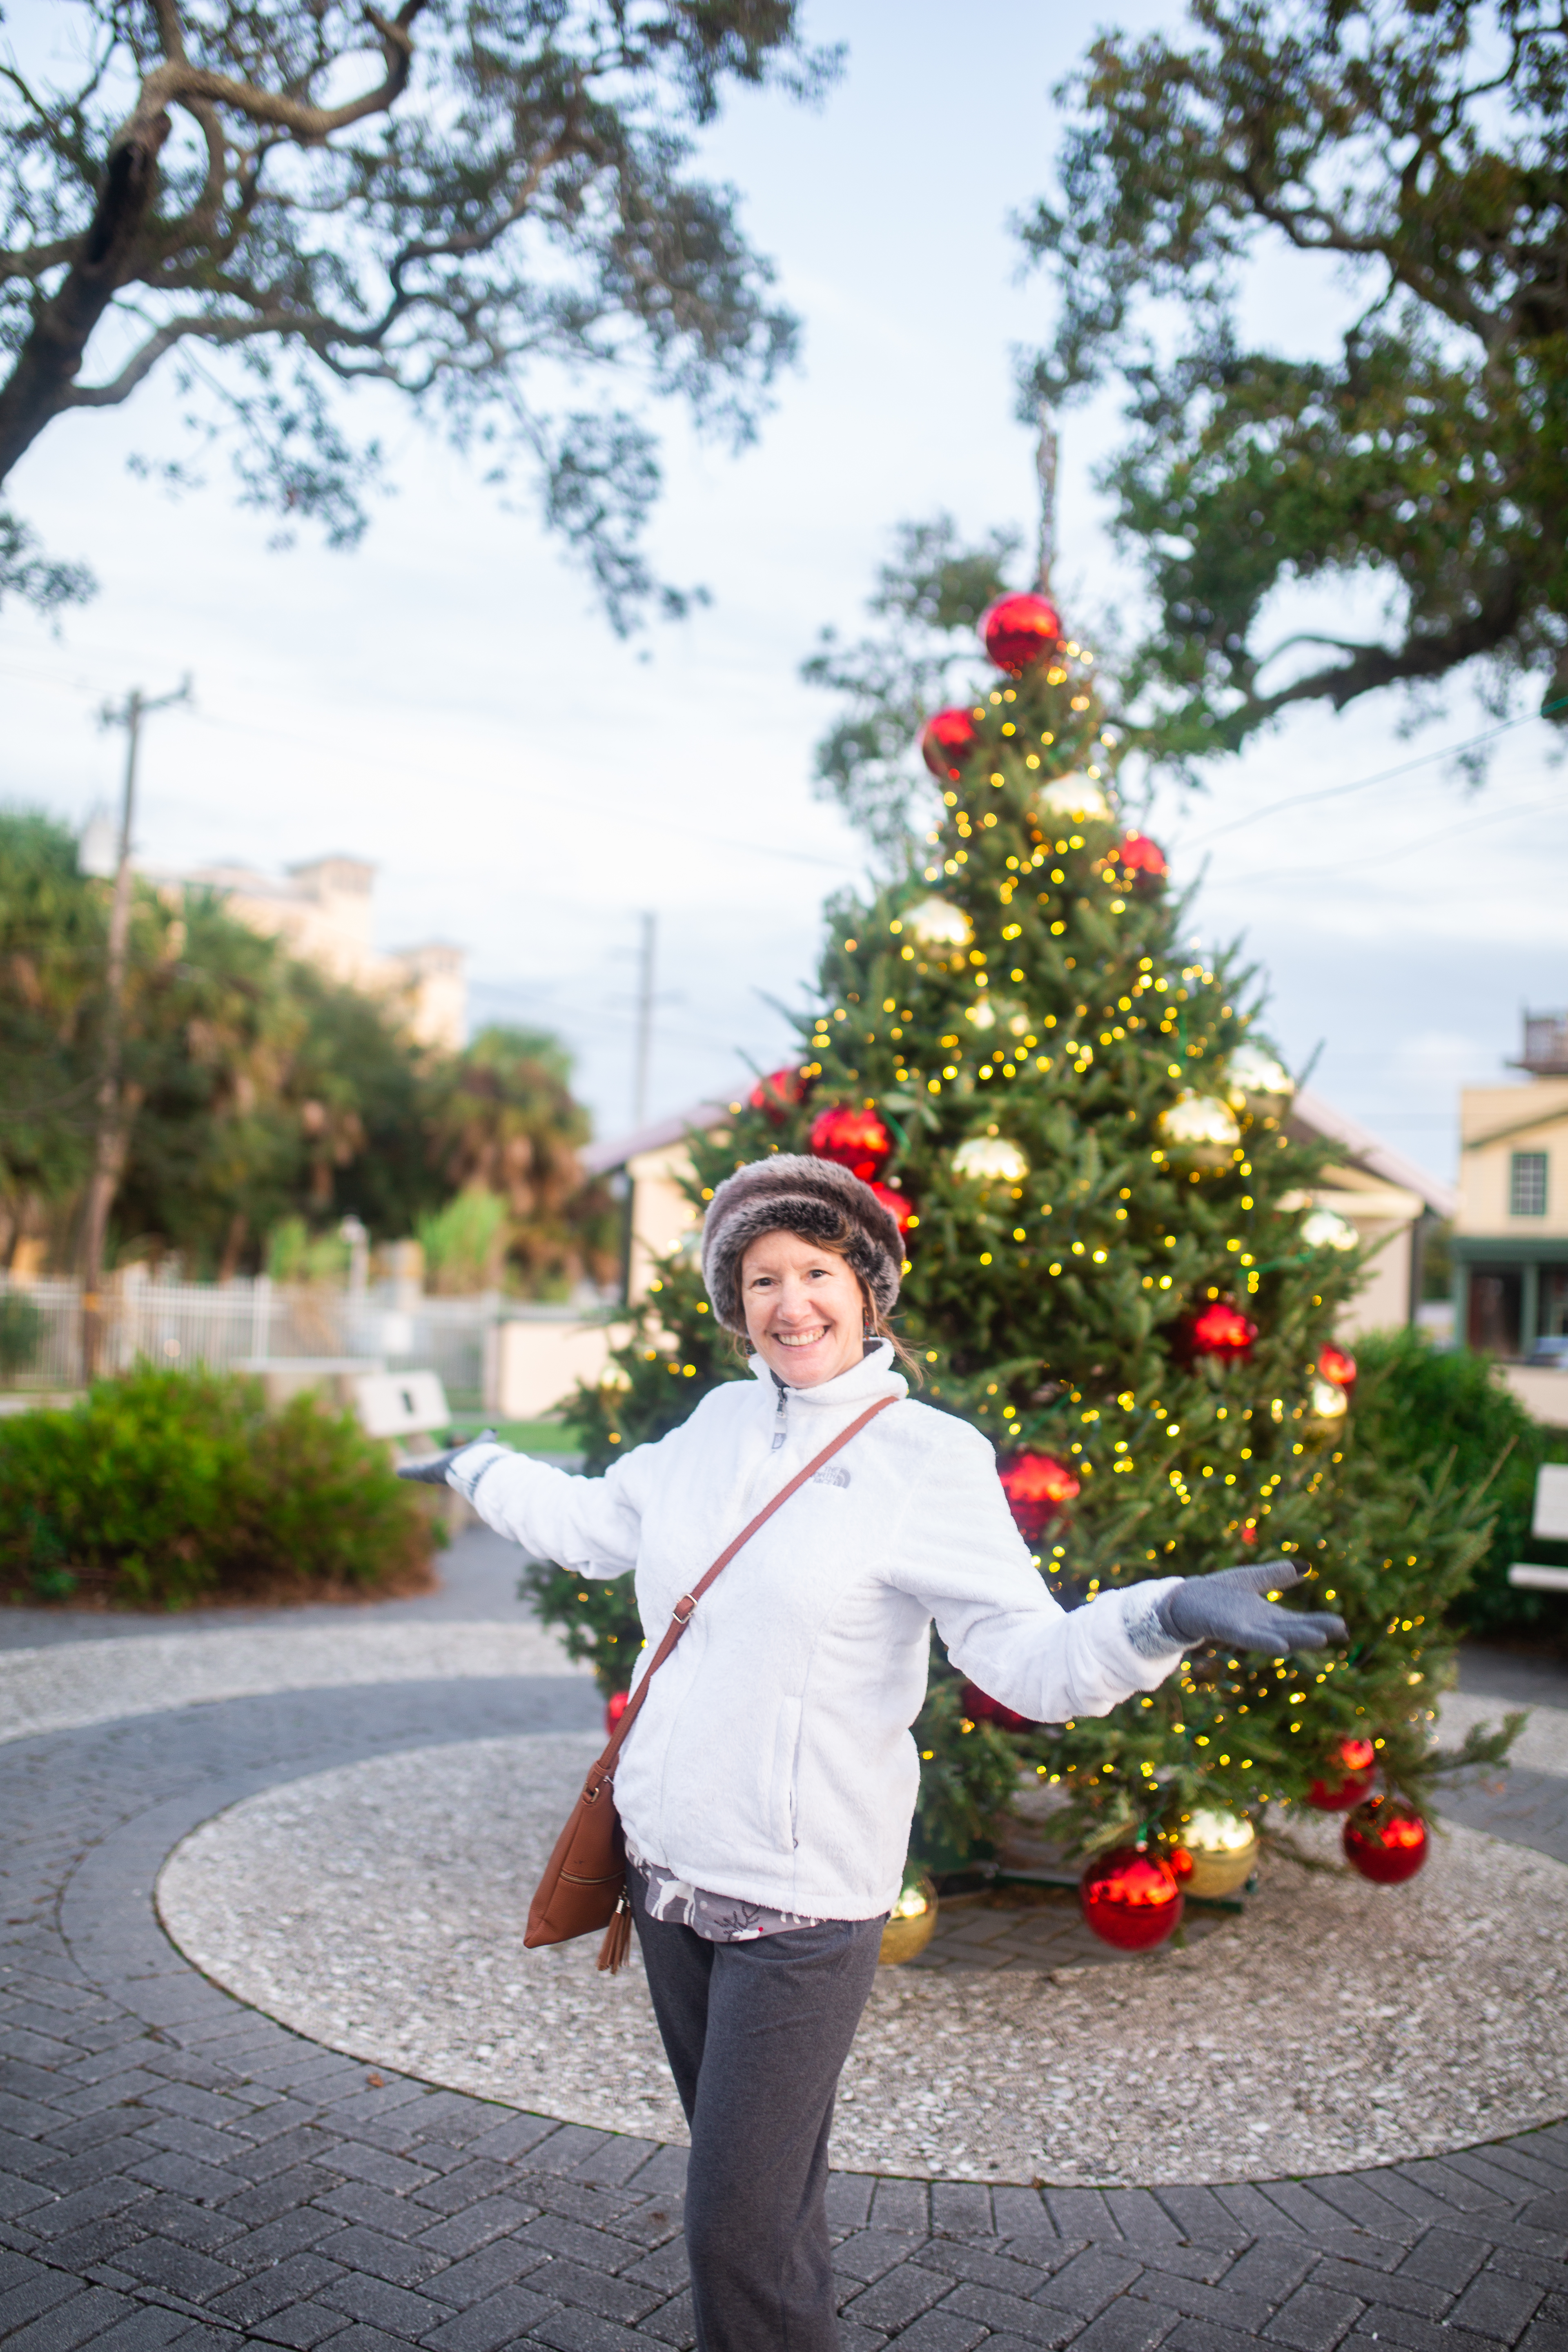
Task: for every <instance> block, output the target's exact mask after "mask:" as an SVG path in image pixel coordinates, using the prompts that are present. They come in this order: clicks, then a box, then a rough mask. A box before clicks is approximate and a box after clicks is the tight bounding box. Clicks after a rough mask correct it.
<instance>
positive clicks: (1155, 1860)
mask: <svg viewBox="0 0 1568 2352" xmlns="http://www.w3.org/2000/svg"><path fill="white" fill-rule="evenodd" d="M1078 1899H1079V1904H1080V1905H1081V1906H1082V1909H1083V1916H1084V1918H1085V1921H1086V1922H1087V1924H1088V1925H1089V1927H1092V1928H1093V1930H1094V1932H1095V1934H1096V1935H1097V1936H1098V1937H1100V1940H1101V1941H1102V1942H1103V1943H1107V1944H1114V1945H1115V1947H1116V1948H1117V1950H1118V1951H1119V1952H1146V1951H1148V1950H1149V1949H1150V1948H1152V1946H1153V1945H1155V1944H1163V1942H1164V1940H1165V1938H1166V1937H1167V1936H1168V1935H1169V1934H1170V1933H1171V1931H1172V1929H1173V1927H1176V1926H1178V1925H1179V1923H1180V1921H1181V1916H1182V1913H1183V1911H1184V1908H1185V1903H1184V1897H1183V1895H1182V1890H1181V1888H1180V1887H1179V1886H1178V1885H1177V1884H1176V1874H1175V1872H1174V1871H1173V1869H1172V1868H1171V1865H1170V1864H1169V1863H1168V1862H1164V1861H1163V1860H1161V1858H1160V1857H1159V1856H1158V1855H1157V1854H1151V1853H1140V1852H1139V1851H1138V1848H1137V1847H1136V1846H1132V1845H1119V1846H1117V1847H1116V1848H1115V1849H1114V1850H1113V1852H1111V1853H1105V1854H1100V1856H1098V1857H1097V1859H1096V1860H1095V1861H1093V1862H1091V1863H1089V1864H1087V1866H1086V1867H1085V1870H1084V1873H1083V1875H1082V1876H1081V1878H1080V1879H1079V1883H1078Z"/></svg>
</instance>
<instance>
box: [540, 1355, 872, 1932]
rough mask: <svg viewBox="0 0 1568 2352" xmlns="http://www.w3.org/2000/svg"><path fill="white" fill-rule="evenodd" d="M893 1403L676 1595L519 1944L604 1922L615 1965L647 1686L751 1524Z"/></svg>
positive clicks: (828, 1450) (627, 1908)
mask: <svg viewBox="0 0 1568 2352" xmlns="http://www.w3.org/2000/svg"><path fill="white" fill-rule="evenodd" d="M897 1402H898V1400H897V1398H896V1397H890V1396H887V1397H879V1398H878V1400H877V1402H876V1403H875V1404H873V1405H868V1406H867V1408H866V1411H865V1412H863V1413H861V1414H860V1415H859V1417H858V1419H857V1420H855V1421H852V1422H851V1423H850V1424H849V1426H848V1428H847V1429H846V1430H842V1431H840V1433H839V1434H838V1435H837V1437H836V1438H835V1439H834V1440H833V1443H832V1444H831V1445H825V1446H824V1447H823V1449H822V1451H821V1453H820V1454H813V1455H812V1458H811V1460H810V1461H809V1462H808V1463H807V1464H806V1465H805V1469H804V1470H797V1471H796V1473H795V1476H794V1477H793V1478H792V1479H791V1480H790V1482H789V1484H788V1485H787V1486H781V1487H780V1489H779V1491H778V1493H777V1494H776V1495H775V1496H773V1501H772V1502H771V1503H766V1504H764V1505H763V1508H762V1509H761V1510H760V1511H759V1512H758V1513H757V1516H756V1517H755V1518H754V1519H752V1520H749V1521H748V1523H747V1524H746V1526H745V1527H743V1528H742V1529H741V1532H740V1534H739V1535H738V1536H737V1537H736V1538H735V1540H734V1542H733V1543H731V1544H730V1545H728V1546H726V1548H725V1549H724V1550H723V1551H721V1553H720V1555H719V1557H718V1559H716V1560H715V1561H714V1563H713V1565H712V1567H711V1568H710V1570H708V1572H707V1574H706V1575H705V1576H703V1577H702V1578H701V1579H700V1580H699V1582H698V1583H697V1584H696V1585H694V1586H693V1588H692V1590H691V1591H689V1592H683V1593H682V1594H681V1596H680V1598H679V1601H677V1602H676V1604H675V1609H674V1612H673V1613H672V1615H671V1618H670V1622H669V1625H668V1629H667V1630H666V1633H665V1636H664V1639H663V1641H662V1642H660V1643H659V1645H658V1649H657V1650H656V1651H655V1652H654V1656H653V1663H652V1664H651V1665H650V1666H649V1668H648V1670H647V1674H646V1675H644V1676H643V1678H642V1680H641V1682H640V1683H638V1685H637V1688H636V1690H635V1691H634V1692H633V1693H632V1696H631V1698H630V1699H629V1701H628V1702H627V1705H626V1712H625V1714H624V1715H623V1716H622V1717H621V1719H620V1721H619V1722H618V1723H617V1724H616V1727H615V1729H614V1731H613V1732H612V1733H611V1734H610V1743H609V1746H608V1747H607V1748H605V1752H604V1754H603V1755H602V1756H601V1757H600V1758H599V1759H598V1761H597V1763H596V1764H595V1765H593V1766H592V1767H591V1769H590V1770H589V1773H588V1777H587V1779H586V1780H584V1783H583V1793H582V1795H581V1796H580V1797H579V1798H578V1799H577V1801H576V1802H575V1804H574V1806H573V1808H572V1811H571V1812H570V1813H569V1814H568V1815H567V1817H566V1826H565V1828H564V1829H563V1831H562V1832H561V1835H560V1836H559V1837H558V1838H557V1839H556V1841H555V1851H554V1853H552V1855H551V1857H550V1860H549V1861H548V1862H547V1863H546V1864H545V1865H544V1875H543V1877H542V1879H541V1880H540V1882H539V1885H538V1886H537V1887H536V1888H535V1889H534V1895H533V1901H532V1903H531V1905H530V1906H529V1913H528V1932H527V1933H526V1935H525V1936H524V1937H523V1939H522V1940H523V1942H524V1943H525V1944H527V1945H529V1946H530V1947H532V1946H535V1945H538V1944H565V1943H569V1942H570V1941H571V1939H572V1938H573V1937H574V1936H591V1935H592V1934H593V1933H594V1931H595V1928H598V1927H604V1928H605V1929H606V1931H607V1932H606V1934H605V1940H604V1943H603V1945H602V1946H601V1948H600V1951H599V1966H600V1968H601V1969H608V1970H609V1971H610V1973H611V1974H612V1975H613V1974H614V1973H615V1971H616V1969H618V1968H619V1967H620V1965H621V1963H622V1961H623V1960H624V1959H625V1958H626V1951H627V1948H628V1947H629V1945H630V1943H631V1934H632V1915H631V1903H630V1899H629V1897H628V1895H627V1894H626V1840H625V1839H624V1838H623V1837H622V1835H621V1823H620V1816H619V1815H618V1813H617V1812H616V1797H615V1775H616V1757H617V1756H618V1755H619V1753H620V1751H621V1748H623V1747H624V1745H625V1744H626V1734H627V1733H628V1732H629V1731H630V1729H631V1727H632V1726H633V1724H634V1723H635V1722H636V1721H637V1716H638V1714H639V1712H640V1710H641V1707H642V1703H643V1701H644V1699H645V1698H646V1697H647V1686H648V1685H649V1683H651V1682H652V1680H653V1678H654V1676H655V1675H657V1674H658V1670H659V1668H660V1666H662V1665H663V1664H664V1662H665V1660H666V1659H667V1658H668V1656H669V1654H670V1652H671V1651H672V1650H673V1649H674V1647H675V1645H676V1643H678V1642H679V1639H680V1637H681V1635H682V1634H683V1633H685V1631H686V1629H687V1627H688V1625H689V1624H690V1622H691V1616H692V1612H693V1611H694V1610H695V1608H696V1606H697V1604H698V1602H699V1601H700V1600H701V1598H702V1596H703V1594H704V1593H705V1592H706V1591H707V1590H708V1588H709V1586H710V1584H711V1583H712V1582H713V1580H714V1579H715V1577H717V1576H719V1575H720V1574H721V1572H722V1571H723V1570H725V1569H726V1568H728V1567H729V1565H730V1562H731V1560H732V1559H734V1557H735V1554H736V1553H737V1552H738V1551H739V1550H740V1549H741V1548H742V1545H743V1544H748V1543H750V1541H751V1539H752V1537H753V1536H754V1535H755V1534H756V1532H757V1529H758V1528H760V1527H763V1525H765V1523H766V1522H767V1521H768V1520H769V1519H771V1518H772V1517H773V1513H774V1512H775V1511H776V1510H778V1509H779V1508H780V1507H782V1506H783V1505H784V1504H785V1503H787V1502H788V1500H789V1498H790V1496H792V1495H793V1494H794V1493H795V1490H796V1489H797V1487H801V1486H805V1482H806V1480H807V1479H808V1478H815V1477H816V1474H817V1472H818V1471H819V1470H820V1469H821V1468H822V1467H823V1465H824V1464H825V1463H827V1462H831V1461H832V1459H833V1456H834V1455H835V1454H837V1453H838V1452H839V1451H840V1450H841V1448H842V1447H844V1446H846V1445H847V1444H848V1443H849V1441H850V1439H851V1438H852V1437H858V1435H859V1433H860V1432H861V1431H862V1430H863V1429H864V1428H865V1426H866V1424H867V1423H868V1422H869V1421H875V1419H876V1417H877V1415H878V1414H879V1412H884V1411H885V1410H886V1409H887V1407H888V1406H889V1405H890V1404H895V1403H897Z"/></svg>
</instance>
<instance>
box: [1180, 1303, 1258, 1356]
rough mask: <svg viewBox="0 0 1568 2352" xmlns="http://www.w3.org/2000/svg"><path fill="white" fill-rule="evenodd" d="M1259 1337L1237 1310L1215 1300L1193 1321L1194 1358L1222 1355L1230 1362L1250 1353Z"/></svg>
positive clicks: (1252, 1326) (1254, 1325)
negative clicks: (1195, 1356)
mask: <svg viewBox="0 0 1568 2352" xmlns="http://www.w3.org/2000/svg"><path fill="white" fill-rule="evenodd" d="M1257 1337H1258V1326H1257V1324H1256V1323H1254V1322H1253V1321H1252V1319H1251V1318H1250V1317H1249V1316H1246V1315H1244V1314H1243V1313H1242V1312H1241V1310H1240V1308H1239V1307H1231V1306H1228V1305H1227V1304H1226V1301H1225V1300H1224V1299H1223V1298H1216V1299H1215V1301H1214V1303H1213V1305H1212V1306H1209V1307H1205V1308H1204V1311H1203V1313H1202V1314H1201V1315H1199V1316H1196V1317H1194V1321H1193V1353H1194V1355H1197V1356H1224V1357H1226V1358H1227V1359H1228V1360H1231V1361H1232V1362H1235V1361H1237V1360H1239V1359H1240V1358H1241V1357H1243V1356H1245V1355H1247V1354H1248V1353H1249V1351H1250V1349H1251V1347H1252V1343H1253V1341H1254V1340H1255V1339H1257Z"/></svg>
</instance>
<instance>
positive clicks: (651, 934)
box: [632, 914, 658, 1127]
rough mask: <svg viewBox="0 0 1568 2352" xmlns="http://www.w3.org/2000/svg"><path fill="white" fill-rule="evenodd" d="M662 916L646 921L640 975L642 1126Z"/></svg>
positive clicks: (637, 1122) (636, 1087) (635, 1086)
mask: <svg viewBox="0 0 1568 2352" xmlns="http://www.w3.org/2000/svg"><path fill="white" fill-rule="evenodd" d="M657 934H658V916H657V915H653V914H647V915H645V916H644V917H643V919H642V951H641V954H640V955H639V957H638V965H639V971H638V976H637V1070H636V1075H635V1076H634V1078H633V1081H632V1122H633V1125H634V1126H637V1127H641V1126H642V1124H643V1122H644V1120H645V1119H646V1118H647V1082H648V1071H649V1068H650V1066H651V1064H652V1061H653V950H654V940H655V938H656V936H657Z"/></svg>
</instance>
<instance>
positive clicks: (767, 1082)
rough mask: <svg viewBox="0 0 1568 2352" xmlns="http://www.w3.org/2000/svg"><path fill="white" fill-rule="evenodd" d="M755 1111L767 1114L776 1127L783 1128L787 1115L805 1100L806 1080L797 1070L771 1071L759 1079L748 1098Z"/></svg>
mask: <svg viewBox="0 0 1568 2352" xmlns="http://www.w3.org/2000/svg"><path fill="white" fill-rule="evenodd" d="M746 1099H747V1101H748V1102H749V1103H750V1104H751V1106H752V1109H753V1110H760V1111H763V1112H764V1113H765V1114H766V1116H767V1118H769V1119H770V1120H771V1121H772V1123H773V1126H774V1127H782V1126H783V1125H784V1118H785V1117H786V1115H787V1114H788V1113H789V1112H790V1111H792V1110H793V1109H794V1108H795V1105H796V1103H799V1102H804V1101H805V1079H804V1078H803V1077H802V1076H801V1074H800V1072H799V1071H798V1070H795V1069H789V1070H770V1071H769V1072H768V1075H767V1076H766V1077H765V1078H759V1079H758V1080H757V1083H756V1085H755V1086H754V1087H752V1091H751V1093H750V1094H749V1095H748V1097H746Z"/></svg>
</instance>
